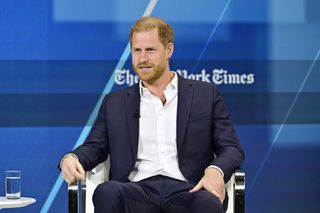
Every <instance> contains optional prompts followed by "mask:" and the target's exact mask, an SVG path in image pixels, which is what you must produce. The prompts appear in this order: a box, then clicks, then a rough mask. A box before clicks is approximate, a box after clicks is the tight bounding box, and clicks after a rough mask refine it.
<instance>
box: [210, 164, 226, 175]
mask: <svg viewBox="0 0 320 213" xmlns="http://www.w3.org/2000/svg"><path fill="white" fill-rule="evenodd" d="M209 168H215V169H217V170H218V171H219V172H220V173H221V175H222V177H224V173H223V171H222V169H220V168H219V167H218V166H215V165H210V166H208V167H207V168H206V170H207V169H209Z"/></svg>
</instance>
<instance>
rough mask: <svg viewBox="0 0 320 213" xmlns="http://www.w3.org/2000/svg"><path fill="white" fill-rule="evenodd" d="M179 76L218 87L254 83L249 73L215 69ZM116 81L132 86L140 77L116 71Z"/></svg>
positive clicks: (185, 73)
mask: <svg viewBox="0 0 320 213" xmlns="http://www.w3.org/2000/svg"><path fill="white" fill-rule="evenodd" d="M176 72H177V73H179V75H181V76H182V77H184V78H188V79H194V80H199V81H205V82H211V83H214V84H217V85H220V84H233V85H248V84H253V83H254V74H253V73H248V74H243V73H241V74H240V73H230V72H228V71H227V70H225V69H214V70H212V72H207V71H206V70H205V69H203V70H201V72H200V73H190V74H189V73H188V71H187V70H180V69H178V70H176ZM114 81H115V83H116V84H118V85H123V84H127V85H128V86H131V85H133V84H135V83H138V82H139V77H138V76H137V75H135V74H132V73H131V72H130V70H129V69H121V70H116V71H115V77H114Z"/></svg>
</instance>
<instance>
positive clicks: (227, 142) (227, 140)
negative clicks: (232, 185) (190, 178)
mask: <svg viewBox="0 0 320 213" xmlns="http://www.w3.org/2000/svg"><path fill="white" fill-rule="evenodd" d="M213 101H214V103H213V114H212V116H213V118H212V121H213V141H214V146H215V151H216V152H215V155H216V158H215V159H214V160H213V161H212V162H211V165H215V166H218V167H219V168H220V169H222V171H223V172H224V179H225V181H228V180H229V179H230V177H231V175H232V173H233V171H234V170H235V169H237V168H239V167H240V165H241V163H242V161H243V159H244V153H243V150H242V148H241V146H240V144H239V142H238V139H237V136H236V132H235V129H234V127H233V125H232V123H231V120H230V119H229V115H228V112H227V108H226V106H225V104H224V101H223V98H222V96H221V94H220V92H219V91H218V89H217V87H214V97H213Z"/></svg>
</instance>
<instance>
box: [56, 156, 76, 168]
mask: <svg viewBox="0 0 320 213" xmlns="http://www.w3.org/2000/svg"><path fill="white" fill-rule="evenodd" d="M69 156H72V157H74V158H75V159H77V160H78V161H79V158H78V156H76V155H75V154H73V153H68V154H66V155H65V156H63V158H62V159H61V161H60V164H59V167H60V169H61V166H62V163H63V161H64V160H65V159H66V158H67V157H69Z"/></svg>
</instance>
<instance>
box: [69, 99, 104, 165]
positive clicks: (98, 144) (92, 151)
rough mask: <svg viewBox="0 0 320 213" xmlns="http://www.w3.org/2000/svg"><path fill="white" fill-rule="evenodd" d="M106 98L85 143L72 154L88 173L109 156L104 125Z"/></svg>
mask: <svg viewBox="0 0 320 213" xmlns="http://www.w3.org/2000/svg"><path fill="white" fill-rule="evenodd" d="M107 97H108V96H106V97H105V98H104V100H103V102H102V104H101V107H100V109H99V112H98V115H97V118H96V121H95V122H94V125H93V126H92V128H91V131H90V133H89V135H88V137H87V139H86V141H85V142H84V144H82V145H81V146H79V147H78V148H76V149H75V150H74V151H73V152H72V153H74V154H75V155H77V157H78V158H79V161H80V163H81V165H82V166H83V168H84V170H85V171H90V170H92V169H93V168H94V167H96V166H97V165H98V164H99V163H101V162H103V161H105V160H106V159H107V157H108V154H109V147H108V141H107V138H108V136H107V125H106V114H107V113H106V110H107V107H106V102H107Z"/></svg>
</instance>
